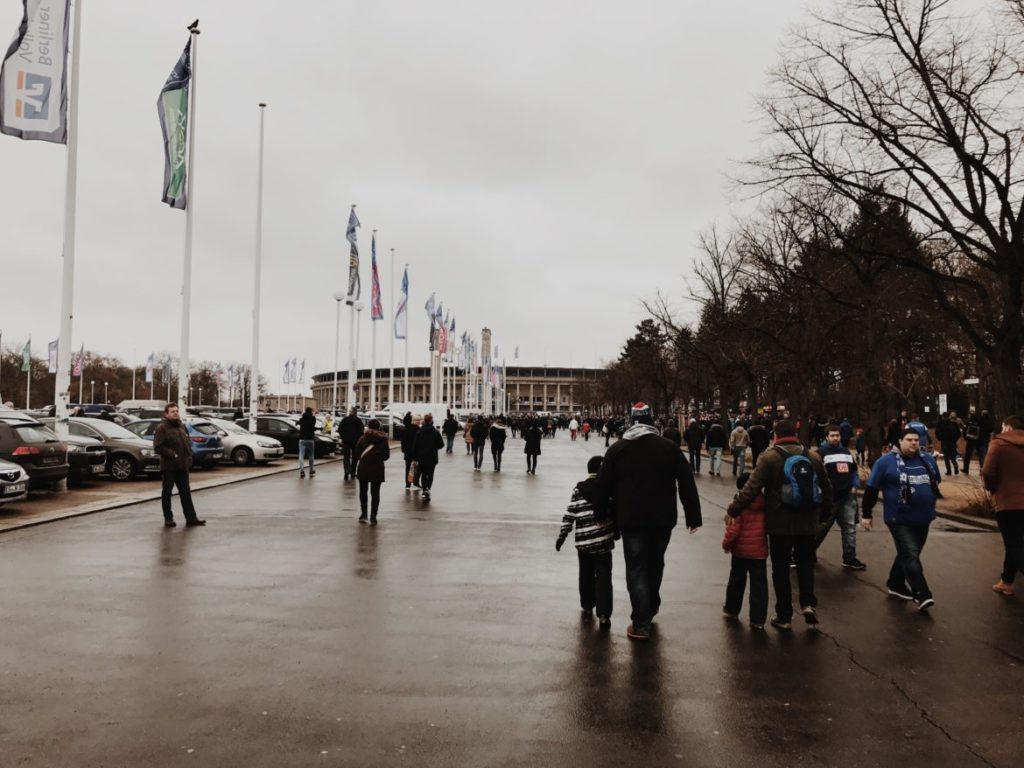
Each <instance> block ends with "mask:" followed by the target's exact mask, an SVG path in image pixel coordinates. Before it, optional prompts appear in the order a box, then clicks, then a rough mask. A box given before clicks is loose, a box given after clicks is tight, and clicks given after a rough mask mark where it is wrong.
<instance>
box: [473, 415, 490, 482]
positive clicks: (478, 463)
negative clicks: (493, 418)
mask: <svg viewBox="0 0 1024 768" xmlns="http://www.w3.org/2000/svg"><path fill="white" fill-rule="evenodd" d="M487 432H488V429H487V422H486V421H484V418H483V416H481V417H480V418H479V419H477V420H476V421H474V422H473V426H472V427H470V428H469V436H470V437H471V438H473V469H474V471H476V472H479V471H480V468H481V467H482V466H483V464H484V444H485V443H486V442H487Z"/></svg>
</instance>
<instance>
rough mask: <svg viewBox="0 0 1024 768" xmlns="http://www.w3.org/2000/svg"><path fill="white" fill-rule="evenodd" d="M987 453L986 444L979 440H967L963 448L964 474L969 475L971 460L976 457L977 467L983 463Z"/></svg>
mask: <svg viewBox="0 0 1024 768" xmlns="http://www.w3.org/2000/svg"><path fill="white" fill-rule="evenodd" d="M986 453H988V443H982V442H981V441H979V440H968V441H967V442H966V444H965V446H964V474H970V471H971V459H972V458H974V455H975V454H977V455H978V466H979V467H980V466H981V465H982V464H984V463H985V454H986Z"/></svg>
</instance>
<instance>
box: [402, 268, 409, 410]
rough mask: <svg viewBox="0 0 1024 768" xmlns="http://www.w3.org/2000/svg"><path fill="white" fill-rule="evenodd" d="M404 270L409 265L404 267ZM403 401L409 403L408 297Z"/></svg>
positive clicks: (406, 298) (407, 300) (406, 300)
mask: <svg viewBox="0 0 1024 768" xmlns="http://www.w3.org/2000/svg"><path fill="white" fill-rule="evenodd" d="M405 268H406V270H408V269H409V265H408V264H406V265H405ZM403 401H404V402H406V403H408V402H409V297H408V296H406V297H405V397H404V398H403Z"/></svg>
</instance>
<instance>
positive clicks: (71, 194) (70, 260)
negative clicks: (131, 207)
mask: <svg viewBox="0 0 1024 768" xmlns="http://www.w3.org/2000/svg"><path fill="white" fill-rule="evenodd" d="M69 10H70V11H71V12H72V13H74V14H75V21H74V26H73V27H72V33H71V35H72V36H71V93H70V94H69V98H70V100H71V105H70V107H69V109H68V157H67V161H68V163H67V169H66V174H65V183H64V265H63V268H62V270H61V299H60V336H59V337H58V341H57V378H56V381H55V383H54V390H55V392H54V399H53V401H54V415H55V417H56V418H55V420H54V421H55V426H56V428H57V430H56V431H57V437H59V438H60V439H62V440H63V439H64V438H66V437H67V436H68V403H69V402H70V400H71V331H72V320H73V318H74V311H75V310H74V308H75V204H76V201H77V198H78V63H79V61H80V60H81V57H80V56H79V49H80V47H81V40H82V0H78V2H76V3H75V4H74V9H73V10H72V9H71V8H70V4H69Z"/></svg>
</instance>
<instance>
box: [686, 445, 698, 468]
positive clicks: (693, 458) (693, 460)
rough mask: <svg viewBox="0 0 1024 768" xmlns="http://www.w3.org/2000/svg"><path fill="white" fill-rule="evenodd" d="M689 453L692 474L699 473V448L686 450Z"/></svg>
mask: <svg viewBox="0 0 1024 768" xmlns="http://www.w3.org/2000/svg"><path fill="white" fill-rule="evenodd" d="M687 450H688V451H689V452H690V466H691V467H692V468H693V471H694V472H700V448H697V449H693V448H687Z"/></svg>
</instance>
